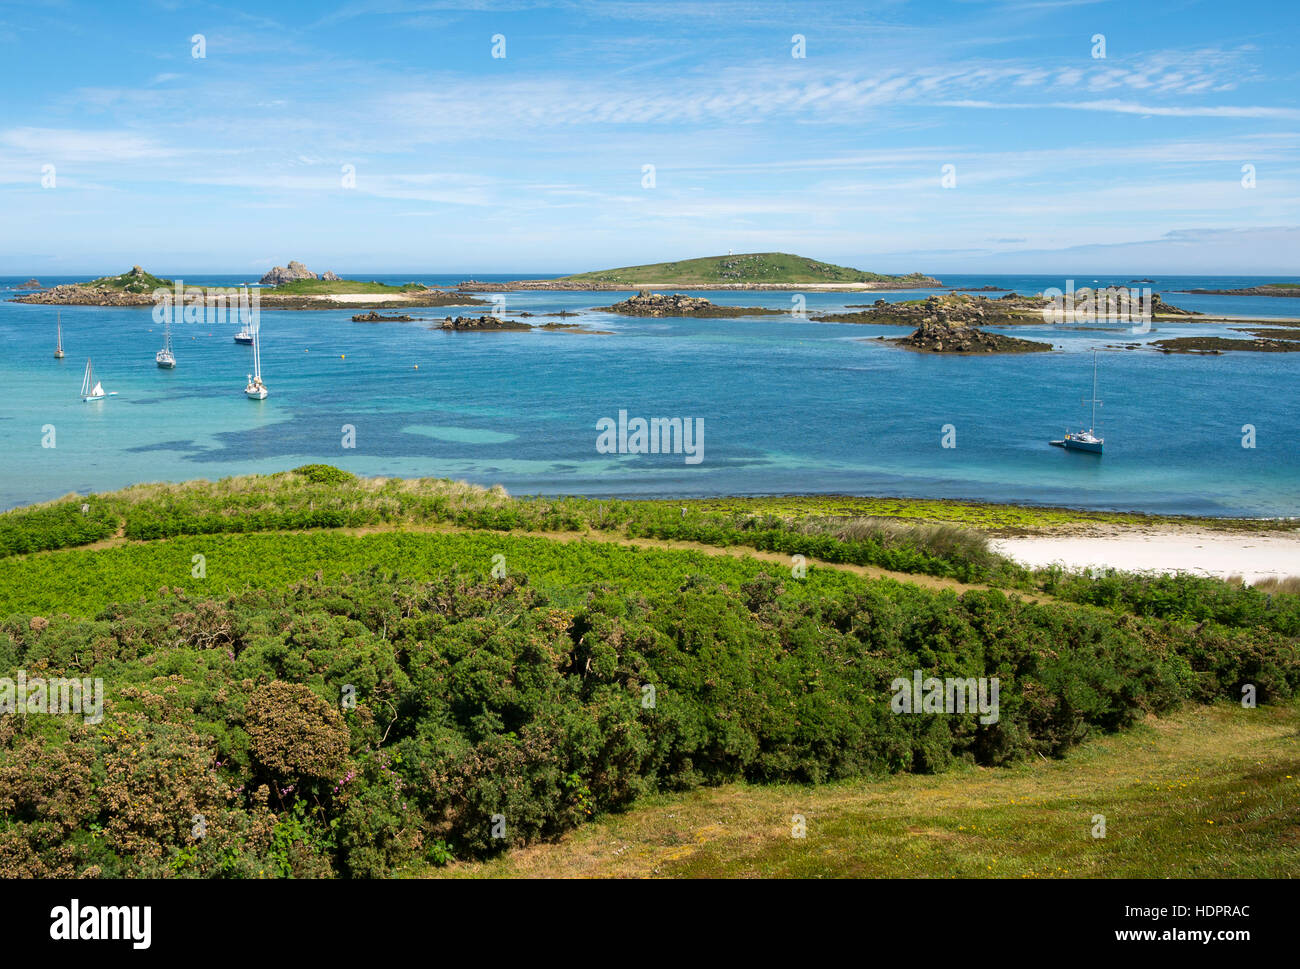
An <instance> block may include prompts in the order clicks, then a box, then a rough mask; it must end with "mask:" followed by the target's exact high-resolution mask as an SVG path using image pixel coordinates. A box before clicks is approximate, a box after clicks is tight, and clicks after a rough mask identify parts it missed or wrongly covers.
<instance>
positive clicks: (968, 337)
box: [878, 319, 1052, 354]
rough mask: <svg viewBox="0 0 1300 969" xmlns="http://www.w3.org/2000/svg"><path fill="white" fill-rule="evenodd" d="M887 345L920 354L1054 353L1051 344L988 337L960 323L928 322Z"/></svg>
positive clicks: (995, 335) (988, 334)
mask: <svg viewBox="0 0 1300 969" xmlns="http://www.w3.org/2000/svg"><path fill="white" fill-rule="evenodd" d="M878 339H882V340H883V339H884V337H879V338H878ZM887 342H889V343H893V344H894V345H895V346H900V347H903V348H905V349H907V350H916V351H919V352H921V353H955V354H987V353H1041V352H1043V351H1045V350H1050V349H1052V345H1051V344H1050V343H1040V342H1038V341H1037V340H1021V339H1019V338H1018V337H1014V336H1002V335H1001V334H1000V333H986V332H984V331H983V330H980V329H977V328H976V327H974V326H971V325H970V324H969V323H964V322H961V321H959V320H936V319H929V320H926V321H925V322H923V323H922V324H921V325H920V326H918V327H917V328H916V329H915V330H913V331H912V333H911V334H910V335H908V336H905V337H901V338H899V339H895V340H889V341H887Z"/></svg>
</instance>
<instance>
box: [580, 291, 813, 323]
mask: <svg viewBox="0 0 1300 969" xmlns="http://www.w3.org/2000/svg"><path fill="white" fill-rule="evenodd" d="M596 310H597V311H599V312H604V313H619V314H621V315H623V316H696V317H734V316H784V315H786V313H787V311H786V310H773V309H766V308H764V307H762V306H718V305H717V304H716V303H712V302H710V301H709V300H707V299H705V298H704V297H703V296H687V295H685V294H684V293H673V294H672V295H670V296H665V295H664V294H663V293H651V292H649V291H648V290H644V289H643V290H641V291H640V292H639V293H637V294H636V295H635V296H629V297H628V298H627V299H625V300H623V301H622V302H620V303H615V304H614V305H613V306H597V307H596Z"/></svg>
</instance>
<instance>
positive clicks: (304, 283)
mask: <svg viewBox="0 0 1300 969" xmlns="http://www.w3.org/2000/svg"><path fill="white" fill-rule="evenodd" d="M268 280H269V281H270V282H269V283H268ZM262 282H263V283H264V284H266V285H265V286H264V287H263V288H261V289H258V288H253V289H252V290H251V292H255V293H256V294H257V298H258V305H259V307H260V308H261V309H264V310H322V309H405V308H416V307H425V306H482V305H484V303H485V301H484V300H481V299H477V298H475V297H473V296H467V295H465V294H463V293H457V292H448V291H446V290H442V289H434V288H432V287H429V286H425V285H424V284H423V283H414V282H412V283H406V284H405V285H402V286H390V285H389V284H387V283H379V282H374V281H371V282H362V281H360V280H355V279H341V278H340V277H339V276H338V275H336V274H335V273H332V272H327V273H324V274H322V275H320V276H317V275H316V274H315V273H313V272H311V270H309V269H308V268H307V267H306V266H304V265H303V264H302V263H300V262H298V261H297V260H290V261H289V265H288V266H276V267H274V268H273V269H272V270H271V271H270V272H268V273H267V274H266V275H264V276H263V277H262ZM177 285H178V284H177V283H176V281H174V280H171V279H164V278H163V277H161V276H155V275H153V274H152V273H149V272H146V271H145V270H144V269H142V268H141V267H139V266H132V267H131V269H130V271H129V272H125V273H122V274H120V275H117V276H101V277H100V278H99V279H93V280H91V281H90V282H88V283H69V284H66V285H63V286H55V287H54V288H53V289H47V290H45V291H43V292H37V293H27V294H24V295H22V296H17V297H14V302H18V303H47V304H54V305H60V306H153V305H154V302H155V301H154V295H153V294H154V292H155V291H156V290H159V289H165V290H169V291H171V292H172V293H173V294H174V293H175V289H176V286H177ZM245 292H250V290H247V289H245V288H243V287H225V286H206V287H205V286H185V288H184V298H185V300H186V301H187V302H188V301H191V300H193V301H200V300H201V301H203V302H204V303H217V302H218V301H219V300H224V301H231V300H233V299H235V298H237V297H238V296H239V295H240V294H241V293H245Z"/></svg>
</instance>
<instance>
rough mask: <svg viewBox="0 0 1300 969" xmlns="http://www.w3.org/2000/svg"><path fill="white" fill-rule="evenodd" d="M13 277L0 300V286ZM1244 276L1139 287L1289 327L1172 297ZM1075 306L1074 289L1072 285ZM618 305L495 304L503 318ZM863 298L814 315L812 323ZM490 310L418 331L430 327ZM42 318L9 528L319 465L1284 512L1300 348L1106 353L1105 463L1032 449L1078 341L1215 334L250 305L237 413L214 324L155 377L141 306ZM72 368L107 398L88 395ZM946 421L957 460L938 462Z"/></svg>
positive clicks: (19, 380) (1228, 302) (149, 322)
mask: <svg viewBox="0 0 1300 969" xmlns="http://www.w3.org/2000/svg"><path fill="white" fill-rule="evenodd" d="M381 278H382V279H383V280H384V281H390V282H400V281H405V280H407V279H410V278H415V279H420V280H422V281H426V282H430V283H445V282H450V281H454V280H449V279H448V278H446V277H438V276H430V275H426V276H418V275H415V276H411V275H403V276H400V277H381ZM512 278H513V277H512ZM1130 278H1131V277H1130ZM20 281H21V280H12V278H10V279H9V280H0V287H3V286H5V285H8V284H12V283H13V282H20ZM43 281H44V282H45V283H46V284H47V285H49V284H53V283H56V282H58V281H59V280H55V279H44V280H43ZM243 281H245V280H244V279H243V278H242V277H235V276H224V277H198V276H195V277H190V278H187V282H191V283H196V284H200V283H224V284H236V283H239V282H243ZM1260 281H1261V280H1259V279H1242V278H1240V277H1223V278H1211V277H1195V278H1189V277H1183V278H1170V277H1165V278H1157V281H1156V284H1155V285H1153V287H1152V288H1153V289H1155V290H1156V291H1158V292H1164V293H1168V294H1171V295H1168V296H1167V299H1168V300H1169V302H1171V303H1174V304H1175V305H1179V306H1183V307H1186V308H1189V309H1198V310H1202V311H1204V312H1209V313H1223V314H1231V315H1250V316H1258V317H1264V316H1273V317H1287V316H1300V300H1287V299H1273V298H1269V297H1216V296H1184V295H1180V296H1173V295H1172V293H1173V291H1174V290H1175V289H1179V288H1192V287H1196V288H1230V287H1236V286H1243V285H1251V284H1255V283H1258V282H1260ZM945 282H948V283H950V284H952V285H958V286H962V285H967V286H970V285H981V284H984V283H993V284H1002V285H1008V286H1011V287H1013V288H1015V289H1016V290H1017V291H1021V292H1038V291H1041V290H1042V289H1044V288H1045V287H1047V286H1058V287H1062V288H1063V287H1064V280H1063V279H1060V278H1057V277H1043V276H1035V277H997V276H979V277H945ZM1108 283H1114V284H1129V278H1123V279H1120V278H1100V280H1099V284H1101V285H1105V284H1108ZM1076 285H1079V286H1083V285H1094V283H1093V279H1092V278H1080V279H1076ZM1142 285H1146V284H1142ZM5 295H6V296H7V295H8V294H5ZM702 295H707V296H708V297H709V298H710V299H712V300H714V301H715V302H718V303H728V304H736V305H745V306H769V307H778V308H783V309H785V308H789V307H790V306H791V294H790V293H777V292H762V293H746V292H727V293H718V292H711V293H703V294H702ZM879 295H880V296H883V297H884V298H887V299H891V300H894V299H907V298H916V296H918V295H921V294H919V293H916V292H909V293H898V292H895V293H888V294H879ZM989 295H991V296H997V295H998V294H996V293H991V294H989ZM620 298H622V296H621V295H620V294H616V293H553V292H533V293H509V294H506V300H507V304H506V305H507V315H510V314H511V313H518V312H522V311H529V312H533V313H537V314H540V313H549V312H556V311H558V310H560V309H570V310H574V309H585V308H589V307H592V306H596V305H608V304H609V303H612V302H614V301H616V300H617V299H620ZM876 298H878V294H862V293H809V294H807V295H806V300H807V307H808V312H809V313H810V314H815V313H819V312H828V311H835V310H838V309H840V308H842V307H843V306H844V305H845V304H846V303H869V302H871V301H872V300H874V299H876ZM482 311H483V310H482V309H480V308H475V309H473V310H470V309H463V310H462V309H446V308H439V309H429V310H419V311H412V312H413V314H418V315H424V316H427V317H431V318H438V319H440V318H441V317H443V316H446V315H448V314H452V315H455V314H458V313H465V314H470V313H473V314H477V313H479V312H482ZM60 312H61V315H62V321H63V330H64V346H65V348H66V349H67V352H68V355H67V357H66V358H65V359H64V360H62V361H56V360H54V359H53V357H52V351H53V347H54V321H55V308H54V307H50V306H27V305H20V304H15V303H10V302H7V301H6V302H0V338H2V339H3V341H4V344H3V345H4V347H5V352H4V353H3V355H2V356H0V381H3V386H4V387H5V390H6V392H5V394H4V403H3V404H2V405H0V449H2V450H3V453H4V455H5V460H4V462H3V469H2V470H0V506H3V507H12V506H14V505H17V504H23V503H27V502H31V501H36V500H42V499H47V498H52V497H56V496H59V495H62V494H65V493H67V492H69V491H82V492H84V491H89V490H96V491H99V490H106V489H112V488H118V487H122V486H124V485H127V484H131V483H134V482H138V481H152V480H173V481H177V480H185V479H188V478H196V477H203V478H218V477H222V476H225V475H230V474H238V473H247V472H254V471H260V472H269V471H277V470H282V469H285V468H291V467H294V466H296V465H299V464H303V463H306V462H309V461H325V462H328V463H331V464H335V465H338V466H340V467H344V468H347V469H349V470H351V471H355V472H358V473H363V474H382V475H400V476H418V475H436V476H448V477H454V478H464V479H467V480H470V481H475V482H478V483H482V484H493V483H498V482H499V483H501V484H504V485H505V486H506V487H507V489H509V490H510V491H511V492H512V493H516V494H525V493H561V492H563V493H582V494H593V495H655V496H692V495H717V494H771V493H819V492H820V493H825V492H835V493H855V494H889V495H909V496H927V497H959V498H969V499H982V500H990V501H1021V502H1033V503H1046V504H1064V505H1072V506H1081V507H1097V508H1125V509H1138V510H1145V511H1154V512H1179V513H1195V514H1234V515H1266V516H1273V515H1295V514H1298V513H1300V501H1298V500H1297V496H1300V447H1297V446H1296V444H1295V436H1294V428H1293V423H1294V415H1295V414H1296V410H1297V408H1296V404H1297V390H1296V386H1297V381H1296V372H1297V368H1300V354H1279V353H1240V354H1227V355H1224V356H1218V357H1199V356H1189V355H1165V354H1159V353H1153V352H1137V351H1133V352H1129V351H1125V352H1109V353H1106V354H1104V355H1103V356H1102V357H1101V361H1100V386H1099V389H1098V396H1099V397H1101V398H1102V400H1103V401H1104V405H1103V407H1102V409H1101V410H1100V412H1099V415H1098V425H1099V427H1098V430H1099V433H1101V434H1103V435H1104V436H1105V438H1106V454H1105V455H1104V456H1103V457H1101V458H1098V457H1096V456H1092V455H1083V454H1076V453H1069V452H1063V451H1061V450H1060V449H1058V448H1052V447H1049V446H1048V444H1047V441H1048V440H1049V439H1052V438H1059V437H1060V436H1061V433H1062V432H1063V431H1064V430H1066V429H1074V428H1078V427H1079V426H1080V422H1084V423H1086V421H1087V416H1088V415H1087V407H1086V405H1085V404H1084V403H1082V398H1084V397H1087V396H1089V391H1090V390H1091V377H1092V371H1091V352H1090V351H1091V349H1092V348H1093V347H1095V346H1105V345H1106V344H1114V343H1123V342H1147V341H1150V340H1153V339H1159V338H1161V337H1167V336H1178V335H1197V334H1205V333H1223V332H1224V330H1223V328H1222V326H1219V325H1212V324H1205V323H1199V324H1198V323H1195V322H1193V323H1189V324H1172V325H1171V324H1160V325H1159V327H1158V330H1157V331H1156V332H1152V333H1149V334H1145V335H1141V336H1136V337H1132V336H1129V335H1127V334H1124V333H1114V332H1103V331H1097V330H1080V329H1077V328H1048V327H1039V326H1032V327H1014V328H1010V329H1006V330H1001V331H1000V332H1007V333H1011V334H1013V335H1016V336H1022V337H1025V338H1028V339H1039V340H1044V341H1050V342H1052V343H1054V344H1056V345H1058V346H1060V347H1061V348H1062V349H1063V350H1064V351H1065V352H1062V353H1053V354H1030V355H1024V356H996V357H987V358H968V357H944V356H934V355H921V354H914V353H911V352H908V351H905V350H899V349H897V348H894V347H892V346H889V345H886V344H883V343H881V342H880V341H878V340H876V339H875V338H876V337H878V336H901V335H904V333H905V332H906V331H905V330H903V329H901V328H882V327H876V326H860V325H854V324H830V323H813V322H810V321H807V320H800V319H795V318H791V317H754V318H749V319H740V320H730V319H728V320H641V319H628V318H623V317H617V316H611V315H609V314H590V313H588V314H584V315H583V316H582V317H579V318H577V319H568V320H564V321H562V322H566V323H573V322H580V323H582V324H584V325H588V326H591V327H593V328H597V329H602V330H612V331H615V334H614V335H612V336H594V335H579V334H572V333H561V332H532V333H509V332H507V333H444V332H441V331H436V330H435V331H431V330H429V329H428V326H429V324H428V323H424V322H413V323H382V324H365V323H353V322H352V321H351V319H350V317H351V315H352V313H353V312H357V311H345V310H330V311H319V312H316V311H267V312H265V313H264V314H263V316H262V338H263V347H262V353H263V371H264V374H265V377H266V381H267V384H268V386H269V387H270V389H271V397H270V398H269V399H268V400H266V401H262V402H254V401H250V400H248V399H246V398H245V397H244V396H243V393H242V390H243V386H244V380H245V375H246V374H247V373H248V370H249V369H250V358H251V352H250V350H249V348H248V347H245V346H240V345H237V344H235V343H234V342H233V340H232V338H231V337H232V333H233V328H232V327H230V326H225V327H221V328H218V327H210V326H206V325H182V326H180V327H177V328H174V340H175V345H176V354H177V358H178V361H179V365H178V367H177V368H176V369H175V370H174V371H160V370H159V369H158V368H157V367H156V366H155V365H154V361H153V354H154V352H155V350H157V349H158V347H159V346H161V341H162V334H161V331H160V328H159V326H158V325H157V324H156V323H154V321H153V319H152V317H151V314H150V312H149V310H148V309H128V308H99V307H62V308H61V309H60ZM530 322H532V323H535V324H540V323H545V322H547V320H546V319H538V318H534V319H532V320H530ZM87 356H91V357H93V358H94V362H95V371H96V374H97V376H98V377H99V378H100V379H101V380H102V381H103V383H104V385H105V387H106V388H107V389H109V390H116V391H117V392H118V394H119V396H117V397H115V398H112V399H110V400H108V401H104V402H100V403H93V404H86V403H83V402H82V401H81V400H80V398H79V397H78V395H77V394H78V390H79V388H80V384H81V375H82V370H83V368H84V366H85V361H86V357H87ZM417 366H418V369H416V367H417ZM620 410H625V411H627V413H628V415H629V417H637V416H640V417H645V418H651V417H682V418H688V417H689V418H702V419H703V421H704V429H705V434H704V451H703V453H704V459H703V461H702V462H701V463H699V464H688V463H686V461H685V456H684V455H682V454H656V455H626V454H625V455H612V454H601V453H598V451H597V448H596V440H597V430H596V422H597V421H598V420H599V419H600V418H603V417H609V418H615V419H616V418H617V417H618V412H619V411H620ZM948 424H951V425H953V427H954V428H955V433H956V444H957V446H956V447H955V448H944V447H942V446H941V440H942V437H943V428H944V425H948ZM1245 424H1251V425H1253V426H1254V428H1255V435H1256V447H1255V448H1253V449H1252V448H1243V447H1242V436H1243V432H1242V427H1243V425H1245ZM47 425H52V426H53V428H54V434H55V443H56V446H55V447H54V448H48V447H42V438H43V436H45V437H48V433H47V432H45V431H43V430H42V429H43V428H44V427H46V426H47ZM344 425H351V426H352V427H354V428H355V445H356V446H355V448H345V447H344V446H343V441H344V431H343V427H344Z"/></svg>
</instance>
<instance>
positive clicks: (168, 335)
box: [154, 314, 176, 370]
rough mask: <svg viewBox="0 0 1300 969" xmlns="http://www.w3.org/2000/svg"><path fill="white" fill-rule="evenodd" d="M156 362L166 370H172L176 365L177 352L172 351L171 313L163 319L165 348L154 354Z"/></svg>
mask: <svg viewBox="0 0 1300 969" xmlns="http://www.w3.org/2000/svg"><path fill="white" fill-rule="evenodd" d="M154 362H156V363H157V364H158V366H160V367H162V368H163V369H164V370H172V369H174V368H175V367H176V354H174V353H173V352H172V321H171V315H170V314H168V316H167V318H166V319H165V320H163V348H162V349H161V350H159V351H158V352H157V353H156V354H154Z"/></svg>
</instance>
